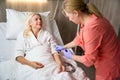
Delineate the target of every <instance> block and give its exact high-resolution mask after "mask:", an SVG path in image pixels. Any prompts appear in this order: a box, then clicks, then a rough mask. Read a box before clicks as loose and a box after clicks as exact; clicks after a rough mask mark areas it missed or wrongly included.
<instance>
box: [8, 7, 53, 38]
mask: <svg viewBox="0 0 120 80" xmlns="http://www.w3.org/2000/svg"><path fill="white" fill-rule="evenodd" d="M29 13H30V12H20V11H16V10H13V9H6V16H7V33H6V39H10V40H13V39H16V38H17V36H18V34H19V33H20V32H21V31H23V30H24V28H25V20H26V18H27V15H28V14H29ZM40 14H41V16H42V20H43V27H45V28H46V29H47V30H48V31H49V32H50V33H51V28H50V19H49V14H50V12H49V11H48V12H40Z"/></svg>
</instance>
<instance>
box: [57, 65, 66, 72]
mask: <svg viewBox="0 0 120 80" xmlns="http://www.w3.org/2000/svg"><path fill="white" fill-rule="evenodd" d="M58 69H59V70H58V73H60V72H63V71H65V66H64V65H59V66H58Z"/></svg>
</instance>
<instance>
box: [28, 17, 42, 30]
mask: <svg viewBox="0 0 120 80" xmlns="http://www.w3.org/2000/svg"><path fill="white" fill-rule="evenodd" d="M30 25H31V26H32V29H41V27H42V18H41V16H39V15H34V16H33V17H32V19H31V20H30Z"/></svg>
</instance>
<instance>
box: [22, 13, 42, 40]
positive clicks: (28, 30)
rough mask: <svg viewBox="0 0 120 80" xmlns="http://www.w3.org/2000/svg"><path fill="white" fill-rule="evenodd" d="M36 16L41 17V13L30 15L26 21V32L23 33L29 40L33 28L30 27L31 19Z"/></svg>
mask: <svg viewBox="0 0 120 80" xmlns="http://www.w3.org/2000/svg"><path fill="white" fill-rule="evenodd" d="M34 15H38V16H40V17H41V15H40V14H39V13H30V14H29V15H28V17H27V19H26V23H25V30H24V33H23V36H24V37H25V38H29V37H30V35H29V32H31V31H32V28H31V26H30V21H31V19H32V17H33V16H34Z"/></svg>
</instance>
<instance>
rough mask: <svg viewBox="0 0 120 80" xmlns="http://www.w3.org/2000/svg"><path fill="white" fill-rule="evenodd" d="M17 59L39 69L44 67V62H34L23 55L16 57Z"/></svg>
mask: <svg viewBox="0 0 120 80" xmlns="http://www.w3.org/2000/svg"><path fill="white" fill-rule="evenodd" d="M16 61H18V62H20V63H21V64H25V65H28V66H31V67H33V68H35V69H39V68H42V67H44V65H43V64H41V63H39V62H35V61H33V62H31V61H28V60H27V59H25V58H24V57H23V56H18V57H16Z"/></svg>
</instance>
